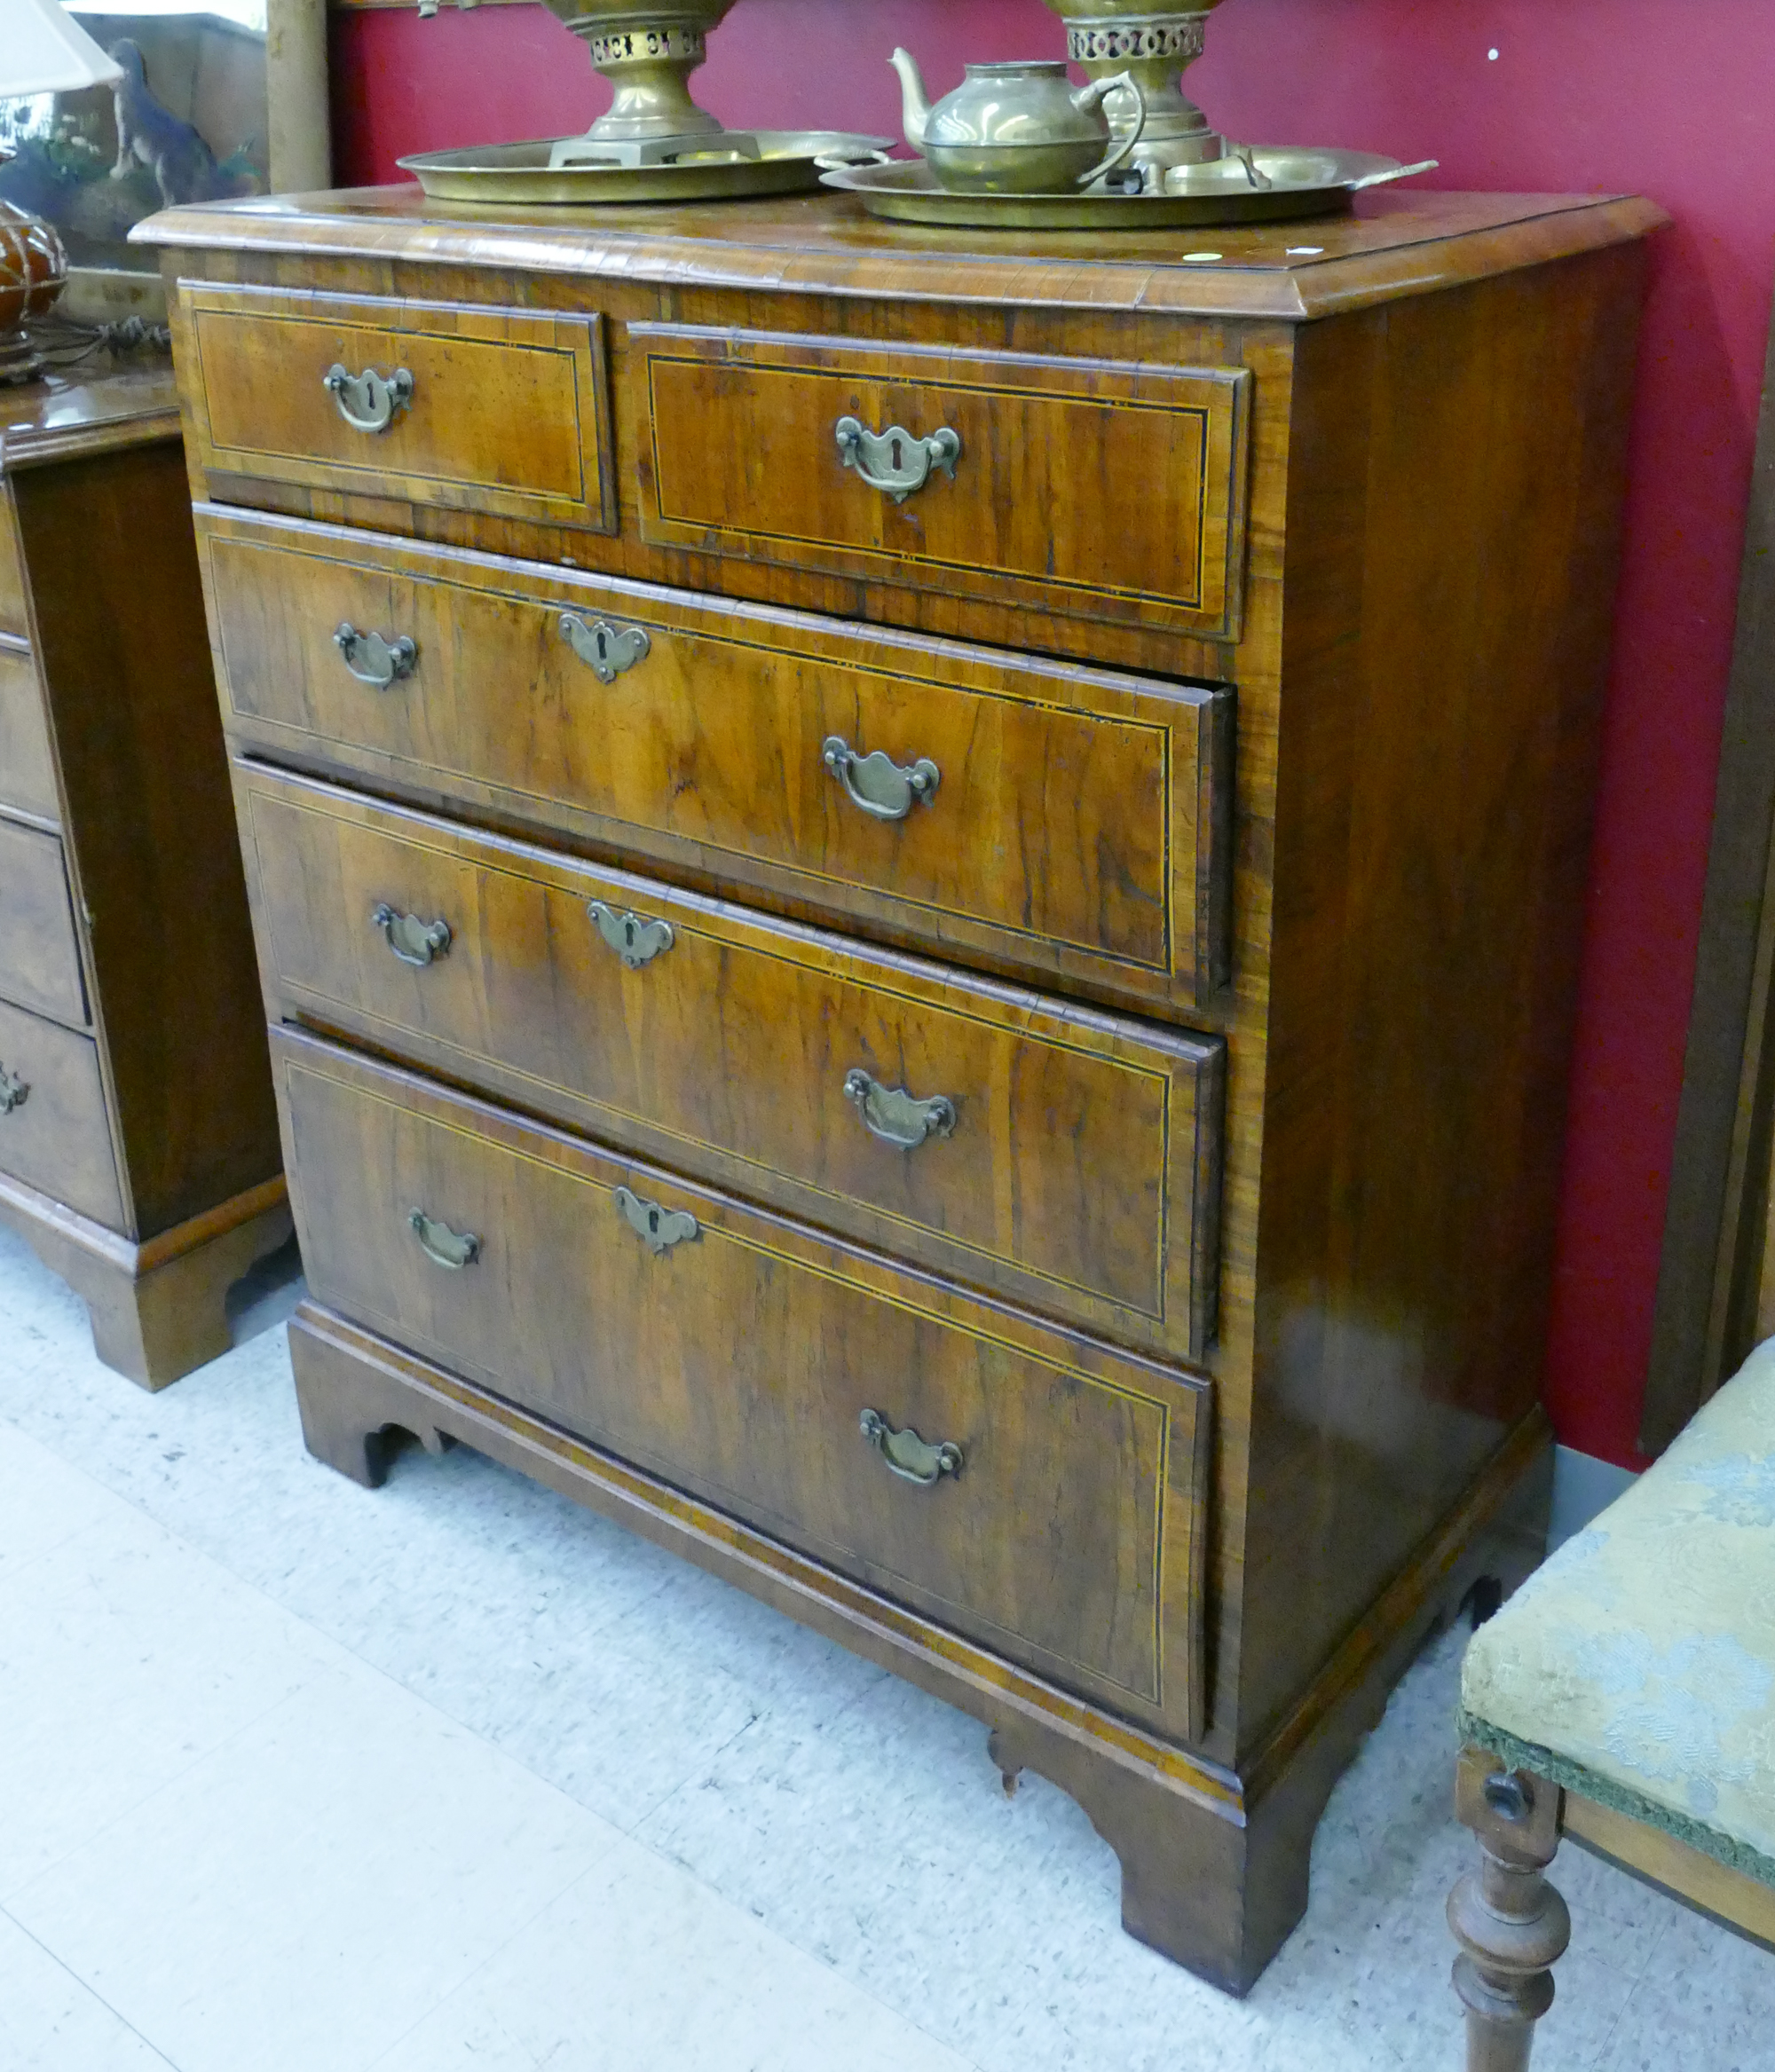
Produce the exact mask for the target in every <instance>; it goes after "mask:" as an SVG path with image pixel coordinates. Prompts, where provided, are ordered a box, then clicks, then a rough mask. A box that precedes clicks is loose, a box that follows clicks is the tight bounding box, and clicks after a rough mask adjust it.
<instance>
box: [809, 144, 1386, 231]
mask: <svg viewBox="0 0 1775 2072" xmlns="http://www.w3.org/2000/svg"><path fill="white" fill-rule="evenodd" d="M1417 170H1421V168H1418V167H1407V166H1404V165H1402V164H1401V163H1400V161H1399V160H1398V159H1396V158H1382V157H1380V156H1379V155H1378V154H1376V153H1374V152H1370V151H1312V150H1305V149H1288V150H1275V149H1271V148H1270V147H1268V146H1263V145H1254V146H1250V148H1248V149H1241V150H1240V151H1239V152H1238V153H1237V154H1236V155H1230V156H1228V157H1226V158H1220V159H1215V160H1213V161H1211V162H1210V163H1209V164H1207V165H1195V166H1186V167H1179V169H1177V170H1175V171H1174V172H1173V173H1172V175H1171V177H1170V179H1169V181H1168V183H1167V186H1166V191H1165V193H1162V194H1131V193H1120V192H1118V191H1117V190H1116V189H1115V188H1109V187H1093V188H1087V189H1086V190H1085V192H1083V193H1076V194H958V193H951V192H950V190H949V189H948V188H946V187H943V186H939V185H938V184H937V181H936V178H935V175H934V174H933V173H932V171H931V169H930V168H929V167H928V166H927V164H926V163H925V162H924V160H923V159H921V158H915V159H890V160H889V161H888V162H887V163H886V164H885V165H853V166H833V167H831V168H828V169H827V170H826V171H825V172H824V175H823V176H822V177H824V181H825V184H826V185H827V186H829V187H838V188H840V189H841V190H842V191H843V192H844V193H848V194H855V195H856V198H857V200H858V201H861V202H862V204H863V206H864V208H865V209H868V211H869V212H870V214H871V215H872V216H885V217H892V218H893V219H894V220H895V222H898V223H936V224H970V225H974V226H975V227H976V228H979V229H982V230H1167V229H1172V228H1179V229H1181V228H1185V227H1187V226H1189V225H1207V224H1219V223H1274V222H1276V221H1278V220H1286V219H1288V218H1289V217H1312V216H1333V215H1336V214H1337V212H1338V211H1339V210H1340V209H1347V208H1348V207H1349V206H1350V197H1351V196H1352V195H1353V193H1355V192H1356V190H1357V189H1358V188H1359V187H1369V186H1380V185H1385V183H1386V182H1387V181H1389V180H1396V179H1401V178H1403V177H1406V175H1407V173H1408V172H1413V171H1417ZM1254 173H1255V175H1256V182H1255V183H1254V181H1253V177H1252V176H1253V174H1254ZM1265 183H1267V184H1265Z"/></svg>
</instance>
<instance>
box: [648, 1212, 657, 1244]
mask: <svg viewBox="0 0 1775 2072" xmlns="http://www.w3.org/2000/svg"><path fill="white" fill-rule="evenodd" d="M647 1229H648V1234H649V1235H650V1236H651V1237H658V1236H659V1210H658V1209H649V1210H648V1211H647Z"/></svg>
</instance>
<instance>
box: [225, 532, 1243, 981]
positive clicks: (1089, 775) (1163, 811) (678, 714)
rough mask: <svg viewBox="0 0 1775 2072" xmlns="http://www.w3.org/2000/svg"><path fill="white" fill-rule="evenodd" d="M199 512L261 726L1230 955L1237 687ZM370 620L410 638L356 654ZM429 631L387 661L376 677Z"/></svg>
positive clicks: (1195, 972)
mask: <svg viewBox="0 0 1775 2072" xmlns="http://www.w3.org/2000/svg"><path fill="white" fill-rule="evenodd" d="M200 531H201V536H202V540H203V545H204V553H205V561H206V571H207V581H208V584H209V600H210V610H211V617H212V624H213V627H214V633H215V639H216V647H217V673H218V675H219V676H220V679H221V681H222V684H223V695H224V699H225V706H226V710H227V713H228V717H229V722H230V727H231V731H232V732H233V735H234V737H235V738H236V740H237V741H241V740H245V741H248V742H250V743H252V744H254V745H258V746H261V747H264V748H267V749H269V750H271V751H272V752H275V753H279V754H295V755H298V756H302V757H304V758H314V757H319V758H321V759H323V760H327V761H330V762H333V763H335V765H340V766H343V767H344V768H349V769H354V770H357V771H359V772H361V773H363V774H365V775H367V776H372V777H375V778H376V779H377V780H379V781H389V780H392V781H394V782H396V783H398V784H406V785H408V786H411V787H414V788H417V789H419V790H421V791H422V792H427V793H433V794H442V795H443V796H446V797H448V798H451V799H454V800H462V801H465V802H468V803H470V804H476V805H481V806H484V807H486V808H492V809H494V810H497V811H499V812H501V813H503V814H508V815H515V816H517V817H519V818H522V819H524V820H527V821H529V822H530V823H533V824H536V825H540V826H543V827H552V828H556V829H559V830H560V831H564V832H567V833H572V834H577V835H580V836H583V837H585V838H586V839H591V840H596V841H603V842H606V843H611V844H613V845H617V846H620V847H624V848H627V849H632V850H635V851H637V852H639V853H640V854H642V855H651V856H653V857H656V858H659V860H661V861H666V862H670V863H676V864H678V865H679V866H681V867H682V868H685V869H690V870H695V871H699V872H704V873H707V874H710V875H713V876H716V877H719V878H723V879H726V880H728V881H730V882H732V883H736V884H739V885H751V886H760V887H761V888H763V889H765V890H768V891H771V892H775V893H777V894H781V895H783V896H785V897H787V898H791V899H794V900H797V901H800V902H804V903H805V904H807V905H809V906H810V907H812V908H814V909H815V910H820V911H824V912H828V913H835V914H843V915H850V916H855V917H856V918H859V919H862V920H864V921H867V922H870V923H873V924H875V925H877V926H881V927H884V928H887V929H888V930H891V931H893V932H895V933H896V934H901V935H902V936H903V937H905V938H908V939H911V940H912V941H928V942H931V943H934V944H941V945H944V946H953V947H959V948H965V949H974V950H976V951H978V952H980V953H981V954H982V956H984V957H989V958H991V959H994V960H996V961H998V962H999V963H1001V964H1002V965H1004V966H1006V967H1008V968H1010V969H1012V970H1014V971H1020V972H1029V973H1033V974H1036V975H1039V976H1050V975H1054V974H1061V973H1063V974H1065V975H1068V976H1070V977H1075V978H1078V979H1080V980H1083V981H1087V982H1089V983H1092V984H1093V985H1094V986H1096V987H1099V988H1101V989H1103V990H1105V991H1107V992H1109V993H1111V994H1112V995H1115V996H1116V997H1128V998H1132V999H1134V1000H1136V1001H1140V1002H1146V1001H1149V1000H1159V1001H1164V1002H1174V1001H1177V1000H1183V1001H1185V1002H1188V1001H1192V1000H1194V999H1195V998H1197V997H1201V995H1202V994H1203V993H1205V992H1207V991H1208V990H1210V989H1212V988H1213V987H1215V986H1216V985H1218V984H1219V983H1221V982H1222V981H1224V978H1225V976H1226V973H1227V961H1228V948H1227V945H1228V902H1227V894H1226V888H1227V882H1228V874H1229V851H1230V848H1231V824H1230V820H1231V805H1232V781H1231V763H1232V729H1233V703H1232V697H1231V694H1230V693H1229V692H1227V691H1225V690H1216V689H1203V688H1200V687H1196V686H1189V685H1171V684H1164V683H1155V682H1152V681H1149V680H1147V679H1144V678H1139V677H1129V676H1121V675H1116V674H1109V673H1107V672H1100V671H1093V670H1086V669H1081V668H1074V667H1067V666H1058V665H1054V664H1051V663H1047V662H1044V661H1040V660H1037V659H1034V658H1027V657H1020V656H1015V655H1005V654H998V653H995V652H992V651H990V650H982V649H977V648H969V647H963V646H959V645H957V644H954V643H950V642H933V641H927V640H922V639H915V638H911V637H910V636H906V635H898V634H882V633H869V634H864V633H860V632H857V631H855V630H853V629H851V628H848V627H846V626H840V625H837V624H835V623H833V622H832V621H829V620H824V619H817V618H806V617H803V616H801V615H799V614H792V613H787V612H770V611H762V610H753V609H751V608H741V607H737V606H733V605H729V604H720V605H710V604H707V603H703V602H701V601H699V600H697V599H695V598H691V597H689V596H685V595H681V594H679V593H675V592H667V591H659V590H652V589H646V590H643V589H641V588H639V587H635V586H632V585H629V586H623V585H614V584H611V583H608V582H600V581H598V580H597V579H590V578H584V577H573V576H567V575H563V574H558V573H550V572H548V571H543V570H541V569H535V570H528V569H523V570H520V569H514V568H513V567H511V566H510V565H509V564H508V565H505V566H501V567H497V568H495V567H493V566H490V565H489V564H487V563H485V562H484V561H481V560H479V559H477V557H472V556H467V555H461V556H451V555H445V554H442V553H440V552H438V551H436V550H429V549H427V550H422V549H415V548H405V547H401V546H400V545H398V543H395V542H391V541H380V542H379V541H375V540H370V539H368V538H363V537H359V538H351V537H350V536H346V535H342V534H336V533H333V532H330V531H323V530H322V529H319V528H301V529H297V528H294V527H291V526H288V525H279V524H274V523H272V522H253V521H247V522H245V523H242V522H241V521H239V520H235V519H231V518H228V517H225V516H221V515H219V514H205V515H204V516H202V518H201V524H200ZM567 618H572V621H573V622H574V625H575V627H576V628H577V629H578V630H577V635H576V637H577V638H578V640H579V641H580V647H577V648H576V646H575V645H574V644H573V642H572V640H571V639H570V638H569V637H568V636H567V635H566V634H564V632H563V626H564V621H565V619H567ZM342 626H344V627H348V628H350V629H351V630H352V632H354V633H355V634H357V635H359V636H363V635H367V634H375V635H377V636H379V639H380V643H381V644H380V645H379V646H371V645H370V644H369V643H367V642H363V641H361V640H360V641H359V643H358V644H356V645H354V646H353V648H352V651H351V655H349V656H348V655H347V654H346V653H345V652H344V651H343V650H342V648H341V646H340V644H339V641H338V638H337V637H336V636H337V634H338V630H339V629H340V628H341V627H342ZM600 626H602V627H604V634H603V636H602V637H603V638H604V642H605V647H606V650H607V653H606V655H604V656H603V657H600V655H599V654H598V651H597V649H596V644H595V643H596V638H597V637H599V636H598V635H597V631H596V629H597V628H598V627H600ZM401 642H406V643H408V645H407V646H406V648H405V649H401V650H400V654H399V659H398V674H394V675H392V676H391V677H390V681H388V683H387V687H386V688H385V689H379V688H376V687H375V684H374V683H371V682H366V681H360V680H359V678H360V675H368V676H372V677H375V676H376V675H378V674H382V675H387V674H389V673H390V670H391V669H394V668H396V667H397V664H396V661H395V660H394V658H393V657H394V650H396V649H397V648H398V645H399V643H401ZM582 649H583V650H585V652H587V653H589V654H590V656H591V660H590V661H588V660H587V659H586V658H584V654H582V652H581V650H582ZM354 658H355V666H356V668H357V670H358V671H359V675H354V674H353V666H354ZM616 661H621V662H623V663H624V665H625V666H622V667H621V668H620V669H618V668H617V667H616V666H614V664H615V662H616ZM600 668H602V670H603V672H604V676H605V677H607V678H608V681H604V680H601V677H600V674H599V671H600ZM833 744H836V746H834V745H833ZM871 758H879V760H875V761H871V760H869V759H871ZM890 766H891V768H890ZM895 771H897V772H900V773H902V774H901V775H899V776H895V775H894V774H893V773H894V772H895ZM921 771H922V772H925V773H927V776H928V783H926V778H925V777H921V776H920V775H919V773H920V772H921ZM919 784H924V785H925V788H924V789H923V790H922V791H920V790H919V788H918V787H919ZM872 806H873V807H874V808H876V810H874V811H872V810H871V809H870V808H871V807H872ZM882 812H888V813H891V814H894V815H897V816H896V817H893V818H883V817H880V814H881V813H882Z"/></svg>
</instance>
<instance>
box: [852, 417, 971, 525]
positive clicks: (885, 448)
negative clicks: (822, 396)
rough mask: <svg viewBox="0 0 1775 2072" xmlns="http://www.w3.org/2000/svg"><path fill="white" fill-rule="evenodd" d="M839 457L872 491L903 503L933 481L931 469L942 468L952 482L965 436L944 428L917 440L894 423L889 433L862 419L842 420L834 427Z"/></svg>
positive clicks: (943, 426)
mask: <svg viewBox="0 0 1775 2072" xmlns="http://www.w3.org/2000/svg"><path fill="white" fill-rule="evenodd" d="M832 435H833V437H835V438H836V439H837V440H838V450H839V457H840V460H842V461H843V462H844V464H845V466H846V467H847V468H855V469H856V472H857V473H858V474H859V475H860V476H861V477H863V479H864V481H865V482H866V483H867V484H868V485H869V486H870V488H871V489H879V490H880V492H882V494H883V495H884V496H891V497H892V498H893V500H894V501H895V503H896V504H903V503H904V502H905V500H906V499H907V498H908V497H909V496H912V495H915V494H916V493H917V492H918V491H919V490H921V489H922V488H923V487H924V486H925V485H926V483H927V482H928V481H929V480H930V478H931V469H933V468H941V469H943V473H944V474H945V475H947V476H948V477H949V478H950V480H951V482H953V481H954V480H955V464H956V462H957V461H959V460H960V458H961V434H960V433H959V432H956V431H951V429H950V428H949V427H948V425H946V424H945V425H941V426H939V427H938V429H936V430H935V431H934V432H933V433H932V434H931V435H930V437H928V438H924V439H919V438H914V437H912V435H911V432H909V431H902V430H901V429H900V427H899V426H898V425H897V424H890V425H889V426H888V429H887V430H886V431H871V430H870V429H869V428H868V426H867V425H865V424H864V422H863V421H861V419H859V418H855V417H841V418H840V419H839V421H838V422H837V423H836V424H835V425H834V426H833V427H832Z"/></svg>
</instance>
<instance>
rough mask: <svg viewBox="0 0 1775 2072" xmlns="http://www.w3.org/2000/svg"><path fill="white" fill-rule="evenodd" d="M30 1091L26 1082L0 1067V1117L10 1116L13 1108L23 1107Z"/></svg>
mask: <svg viewBox="0 0 1775 2072" xmlns="http://www.w3.org/2000/svg"><path fill="white" fill-rule="evenodd" d="M30 1091H31V1086H30V1082H29V1081H28V1080H27V1079H20V1076H19V1075H18V1074H17V1073H16V1072H9V1071H8V1070H7V1069H6V1068H5V1067H4V1065H0V1115H11V1114H12V1110H13V1109H14V1108H21V1107H24V1105H25V1100H26V1098H27V1096H28V1094H29V1093H30Z"/></svg>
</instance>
